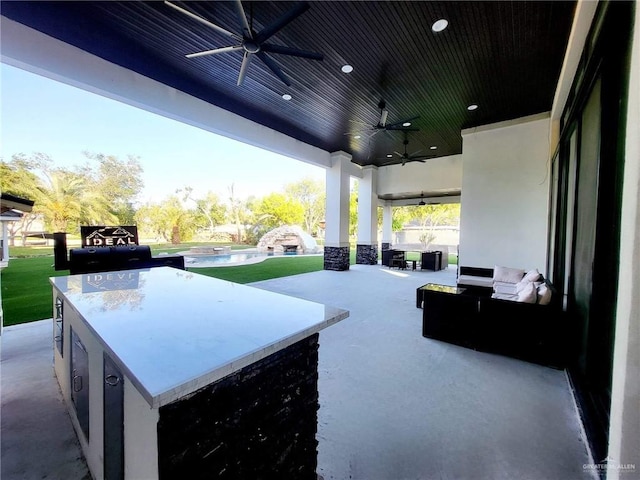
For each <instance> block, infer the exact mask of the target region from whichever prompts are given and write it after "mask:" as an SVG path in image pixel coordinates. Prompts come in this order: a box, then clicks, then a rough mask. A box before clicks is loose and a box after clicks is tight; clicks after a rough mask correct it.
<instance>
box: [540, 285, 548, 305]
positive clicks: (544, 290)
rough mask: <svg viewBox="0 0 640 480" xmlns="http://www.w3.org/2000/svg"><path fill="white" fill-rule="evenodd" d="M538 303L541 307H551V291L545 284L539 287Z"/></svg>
mask: <svg viewBox="0 0 640 480" xmlns="http://www.w3.org/2000/svg"><path fill="white" fill-rule="evenodd" d="M537 293H538V303H539V304H540V305H549V303H551V289H550V288H549V287H548V286H547V285H545V284H544V283H543V284H541V285H540V286H539V287H538V292H537Z"/></svg>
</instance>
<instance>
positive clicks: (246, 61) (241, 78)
mask: <svg viewBox="0 0 640 480" xmlns="http://www.w3.org/2000/svg"><path fill="white" fill-rule="evenodd" d="M251 55H252V54H251V53H249V52H244V58H243V59H242V65H241V66H240V74H239V75H238V83H237V85H238V86H240V85H242V83H243V82H244V77H245V76H246V75H247V69H248V68H249V64H250V63H251Z"/></svg>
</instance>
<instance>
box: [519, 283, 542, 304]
mask: <svg viewBox="0 0 640 480" xmlns="http://www.w3.org/2000/svg"><path fill="white" fill-rule="evenodd" d="M537 299H538V293H537V292H536V286H535V285H534V284H533V283H531V282H529V283H528V284H527V285H526V286H525V287H524V288H523V289H522V290H520V292H519V293H518V301H519V302H523V303H536V300H537Z"/></svg>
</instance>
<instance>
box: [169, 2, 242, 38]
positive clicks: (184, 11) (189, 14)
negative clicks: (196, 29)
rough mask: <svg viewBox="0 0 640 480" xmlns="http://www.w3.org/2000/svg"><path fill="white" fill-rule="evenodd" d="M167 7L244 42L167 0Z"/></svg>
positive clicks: (233, 34)
mask: <svg viewBox="0 0 640 480" xmlns="http://www.w3.org/2000/svg"><path fill="white" fill-rule="evenodd" d="M164 4H165V5H168V6H169V7H171V8H173V9H175V10H177V11H179V12H180V13H183V14H184V15H187V16H188V17H190V18H192V19H194V20H196V21H198V22H200V23H202V24H204V25H206V26H207V27H209V28H213V29H214V30H215V31H216V32H218V33H221V34H222V35H226V36H227V37H232V38H235V39H236V40H242V37H240V36H238V35H236V34H235V33H233V32H230V31H229V30H226V29H224V28H222V27H219V26H218V25H216V24H215V23H212V22H210V21H209V20H206V19H204V18H202V17H201V16H200V15H196V14H195V13H191V12H190V11H189V10H186V9H184V8H182V7H179V6H178V5H175V4H173V3H171V2H168V1H167V0H165V2H164Z"/></svg>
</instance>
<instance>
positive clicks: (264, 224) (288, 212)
mask: <svg viewBox="0 0 640 480" xmlns="http://www.w3.org/2000/svg"><path fill="white" fill-rule="evenodd" d="M253 213H254V215H255V216H256V218H257V219H258V222H257V223H258V224H259V226H260V227H261V229H262V230H265V231H266V230H272V229H274V228H276V227H280V226H282V225H301V224H302V223H303V222H304V208H303V206H302V205H301V204H300V202H299V201H298V200H295V199H293V198H291V197H288V196H286V195H284V194H282V193H271V194H269V195H267V196H266V197H263V198H262V199H260V200H259V201H258V202H256V204H255V206H254V212H253Z"/></svg>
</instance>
